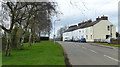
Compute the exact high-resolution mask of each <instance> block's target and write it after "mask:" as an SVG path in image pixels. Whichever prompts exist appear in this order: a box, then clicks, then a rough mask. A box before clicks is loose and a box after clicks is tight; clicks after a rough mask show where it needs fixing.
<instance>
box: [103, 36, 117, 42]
mask: <svg viewBox="0 0 120 67" xmlns="http://www.w3.org/2000/svg"><path fill="white" fill-rule="evenodd" d="M112 39H116V38H112V37H109V38H107V39H106V40H105V41H104V42H106V43H110V42H111V40H112Z"/></svg>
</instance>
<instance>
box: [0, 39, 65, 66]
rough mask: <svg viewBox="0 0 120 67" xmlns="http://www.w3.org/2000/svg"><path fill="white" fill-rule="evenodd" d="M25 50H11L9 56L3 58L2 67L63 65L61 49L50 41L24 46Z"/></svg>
mask: <svg viewBox="0 0 120 67" xmlns="http://www.w3.org/2000/svg"><path fill="white" fill-rule="evenodd" d="M24 45H25V50H12V51H11V54H12V55H11V56H10V57H6V56H4V55H5V54H4V52H3V60H2V64H3V65H65V62H64V56H63V50H62V47H61V46H60V45H59V44H58V43H56V45H54V42H52V41H42V42H40V43H34V44H32V46H31V47H28V43H26V44H24Z"/></svg>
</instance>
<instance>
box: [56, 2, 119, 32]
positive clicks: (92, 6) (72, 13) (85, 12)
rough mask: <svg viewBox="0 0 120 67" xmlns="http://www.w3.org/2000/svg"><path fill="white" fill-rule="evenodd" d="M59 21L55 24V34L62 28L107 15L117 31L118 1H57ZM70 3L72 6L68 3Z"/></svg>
mask: <svg viewBox="0 0 120 67" xmlns="http://www.w3.org/2000/svg"><path fill="white" fill-rule="evenodd" d="M57 1H58V5H59V7H60V10H61V12H63V14H64V15H62V16H61V21H60V22H59V23H57V24H56V32H57V30H58V29H59V28H60V27H62V26H69V25H73V24H78V23H80V22H82V21H85V20H88V19H92V20H95V19H96V17H98V16H101V15H107V16H108V17H109V21H110V22H112V23H113V24H114V25H115V26H116V28H117V30H116V31H118V0H57ZM70 1H71V2H72V5H71V3H70Z"/></svg>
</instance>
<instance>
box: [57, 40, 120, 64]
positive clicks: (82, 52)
mask: <svg viewBox="0 0 120 67" xmlns="http://www.w3.org/2000/svg"><path fill="white" fill-rule="evenodd" d="M58 43H60V44H61V45H62V47H63V49H64V51H65V52H66V54H67V56H68V58H69V62H70V63H71V65H118V62H120V61H119V60H118V50H117V49H109V48H104V47H99V46H94V45H90V44H89V43H78V42H60V41H59V42H58Z"/></svg>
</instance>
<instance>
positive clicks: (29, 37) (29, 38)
mask: <svg viewBox="0 0 120 67" xmlns="http://www.w3.org/2000/svg"><path fill="white" fill-rule="evenodd" d="M31 38H32V34H31V33H30V36H29V46H31Z"/></svg>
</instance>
